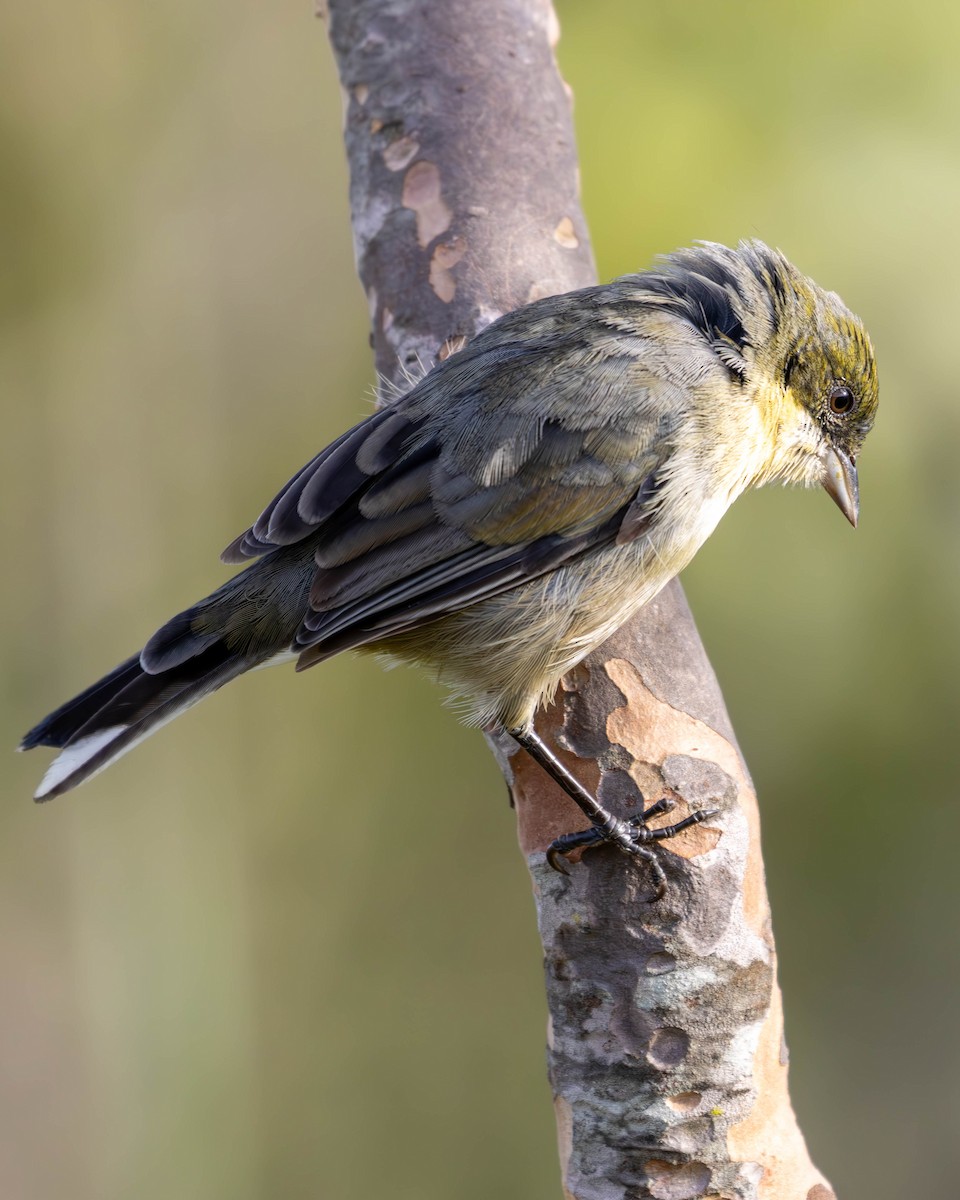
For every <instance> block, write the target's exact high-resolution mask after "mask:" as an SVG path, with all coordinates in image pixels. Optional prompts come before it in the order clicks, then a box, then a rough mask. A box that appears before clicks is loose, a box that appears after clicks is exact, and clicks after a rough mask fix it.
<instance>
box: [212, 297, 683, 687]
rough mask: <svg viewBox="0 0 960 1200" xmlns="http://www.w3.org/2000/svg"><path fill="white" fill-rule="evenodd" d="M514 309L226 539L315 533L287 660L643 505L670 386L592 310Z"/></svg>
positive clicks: (513, 567)
mask: <svg viewBox="0 0 960 1200" xmlns="http://www.w3.org/2000/svg"><path fill="white" fill-rule="evenodd" d="M512 316H516V317H517V318H519V317H521V316H525V317H526V318H527V320H526V323H525V324H524V325H523V326H522V332H523V333H525V334H526V335H527V336H525V337H523V338H521V339H517V338H516V337H514V338H513V339H512V340H508V341H506V342H504V338H505V337H509V335H510V332H511V331H510V329H509V328H506V329H505V328H504V326H505V324H506V325H508V324H509V321H510V318H505V319H504V320H503V321H501V322H498V323H497V325H496V326H494V327H491V329H490V330H489V331H488V333H490V334H492V333H494V331H497V334H498V336H497V337H496V338H492V337H491V338H487V339H486V341H485V340H484V339H485V335H483V334H481V335H480V337H479V338H478V339H476V340H475V341H474V342H473V343H471V345H470V346H468V347H467V348H466V349H465V350H463V351H461V352H460V353H459V354H458V355H456V356H454V357H452V358H450V359H448V360H447V361H446V362H445V363H444V364H442V365H441V366H440V367H439V368H437V369H435V370H434V371H433V372H431V374H430V375H428V376H427V377H426V379H424V380H423V381H422V382H421V384H419V385H417V387H416V388H414V389H413V390H412V391H411V392H410V393H408V394H407V396H405V397H403V398H402V399H401V400H400V401H399V402H398V403H397V404H396V405H395V406H393V407H391V408H388V409H384V410H382V411H380V412H377V413H374V414H373V415H371V416H370V417H369V418H367V420H365V421H363V422H361V424H359V425H357V426H355V427H354V428H353V429H352V430H349V431H348V432H347V433H345V434H344V435H343V436H342V437H341V438H339V439H338V440H337V441H336V442H334V443H333V444H332V445H331V446H329V447H327V449H325V450H323V451H321V453H320V454H318V455H317V456H316V457H315V458H314V459H313V460H312V461H311V462H310V463H308V464H307V465H306V466H305V467H304V468H303V470H302V471H300V472H299V474H297V475H296V476H295V477H294V478H293V479H292V480H291V481H290V482H289V483H288V484H287V486H286V487H285V488H284V489H283V490H282V491H281V492H280V493H279V494H278V495H277V496H276V497H275V498H274V500H273V501H272V502H271V504H270V505H268V507H267V508H266V509H265V510H264V512H263V513H262V515H261V516H260V517H259V518H258V520H257V521H256V523H255V524H254V525H253V526H252V527H251V528H250V529H248V530H247V531H246V532H245V533H243V534H242V535H241V536H240V537H239V538H237V539H236V540H235V541H234V542H233V543H232V544H231V545H230V546H229V547H228V548H227V550H226V551H225V552H224V558H225V560H226V561H229V562H237V561H243V560H244V559H246V558H249V557H254V556H256V555H259V554H263V553H265V552H267V551H269V550H271V549H273V548H275V547H278V546H288V545H291V544H293V543H296V542H300V541H303V540H304V539H307V538H310V539H313V540H314V541H315V551H314V559H315V563H316V571H315V574H314V578H313V583H312V587H311V591H310V609H309V611H308V612H307V613H306V614H305V615H304V620H303V623H302V625H301V627H300V630H299V633H298V635H297V639H296V644H295V647H294V648H295V649H300V650H302V651H303V652H304V653H303V655H302V657H301V664H300V665H301V666H307V665H310V664H311V663H312V662H315V661H319V660H320V659H321V658H326V657H328V656H329V655H331V654H334V653H336V652H338V651H339V650H342V649H346V648H348V647H350V646H356V645H361V644H363V643H365V642H371V641H382V640H384V639H386V638H389V637H390V636H391V635H392V634H396V633H398V632H401V631H403V630H409V629H411V628H414V627H415V626H417V625H420V624H423V623H424V622H426V621H429V620H431V619H434V618H436V617H438V616H442V615H443V614H444V613H448V612H451V611H454V610H456V609H459V608H462V607H464V606H465V605H467V604H471V603H474V602H476V601H478V600H481V599H483V598H485V597H488V596H492V595H495V594H497V593H498V592H502V591H504V590H506V589H508V588H510V587H514V586H516V585H518V584H519V583H522V582H524V581H525V580H528V579H531V578H535V577H536V576H538V575H542V574H544V573H545V572H547V571H550V570H553V569H555V568H556V567H558V566H561V565H562V564H564V563H566V562H571V561H573V560H574V559H576V558H578V557H580V556H581V555H583V554H585V553H588V552H590V551H591V550H594V549H596V548H598V547H600V546H602V545H605V544H610V543H613V542H614V541H617V540H619V541H625V540H630V539H631V538H633V537H636V536H638V535H639V534H640V533H641V532H643V530H644V529H645V528H647V526H648V524H649V522H650V520H651V519H652V518H653V517H654V515H655V512H656V493H657V486H658V472H659V471H660V470H661V468H662V466H663V464H664V463H665V461H666V460H667V458H668V457H669V454H670V452H671V449H672V437H671V435H672V432H673V429H674V427H675V425H676V423H677V421H678V420H679V419H680V416H681V414H682V410H683V408H684V407H685V405H686V401H687V395H686V392H685V390H684V389H683V387H682V386H680V385H678V384H677V383H675V382H671V381H669V380H667V379H664V378H663V376H662V374H654V373H652V372H651V371H650V370H649V368H648V367H647V366H646V365H645V358H644V349H645V348H644V346H643V345H642V344H639V339H637V340H636V341H633V340H631V339H630V338H627V337H624V336H623V335H621V334H615V333H613V332H611V333H610V334H609V336H603V337H597V336H596V331H597V322H596V313H594V321H593V323H592V324H590V325H589V326H588V327H587V328H586V331H585V336H584V337H583V339H581V340H579V341H578V340H577V339H576V338H575V337H574V338H573V339H571V337H570V330H569V326H567V328H566V329H565V332H564V336H563V338H558V337H557V336H556V332H555V320H556V319H558V315H557V313H556V309H555V308H554V310H553V312H552V314H551V316H552V318H554V320H553V321H548V322H545V324H546V326H547V327H546V328H545V329H539V330H538V329H536V328H534V330H533V334H534V336H531V333H530V320H529V310H521V312H520V313H518V314H512ZM559 319H561V321H562V314H560V315H559ZM602 328H603V327H602V326H601V329H602ZM587 333H589V334H592V335H593V336H592V337H588V336H586V334H587ZM537 335H538V336H537Z"/></svg>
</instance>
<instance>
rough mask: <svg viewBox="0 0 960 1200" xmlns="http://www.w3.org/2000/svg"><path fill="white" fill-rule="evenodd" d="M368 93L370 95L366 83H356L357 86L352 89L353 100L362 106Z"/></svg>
mask: <svg viewBox="0 0 960 1200" xmlns="http://www.w3.org/2000/svg"><path fill="white" fill-rule="evenodd" d="M369 95H370V89H369V88H368V87H367V85H366V84H365V83H358V84H357V86H356V87H355V88H354V89H353V98H354V100H356V102H357V103H358V104H359V105H360V106H361V107H363V105H364V104H366V102H367V97H368V96H369Z"/></svg>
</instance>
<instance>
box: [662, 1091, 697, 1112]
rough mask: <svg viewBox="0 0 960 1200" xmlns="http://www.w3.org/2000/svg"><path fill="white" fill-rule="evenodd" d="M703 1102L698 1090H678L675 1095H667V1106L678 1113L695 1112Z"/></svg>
mask: <svg viewBox="0 0 960 1200" xmlns="http://www.w3.org/2000/svg"><path fill="white" fill-rule="evenodd" d="M702 1102H703V1096H701V1095H700V1093H699V1092H678V1093H677V1095H676V1096H668V1097H667V1100H666V1103H667V1107H668V1108H670V1109H672V1110H673V1111H674V1112H678V1113H690V1112H695V1111H696V1110H697V1109H698V1108H699V1107H700V1105H701V1103H702Z"/></svg>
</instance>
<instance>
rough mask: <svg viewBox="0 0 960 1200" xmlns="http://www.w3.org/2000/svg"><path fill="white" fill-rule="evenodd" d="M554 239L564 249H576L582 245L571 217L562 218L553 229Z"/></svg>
mask: <svg viewBox="0 0 960 1200" xmlns="http://www.w3.org/2000/svg"><path fill="white" fill-rule="evenodd" d="M553 240H554V241H555V242H556V243H557V244H558V245H560V246H562V247H563V248H564V250H576V249H578V248H579V246H580V239H579V238H578V237H577V234H576V231H575V230H574V228H573V222H572V221H571V220H570V218H569V217H563V218H561V220H560V222H559V224H558V225H557V227H556V229H555V230H554V231H553Z"/></svg>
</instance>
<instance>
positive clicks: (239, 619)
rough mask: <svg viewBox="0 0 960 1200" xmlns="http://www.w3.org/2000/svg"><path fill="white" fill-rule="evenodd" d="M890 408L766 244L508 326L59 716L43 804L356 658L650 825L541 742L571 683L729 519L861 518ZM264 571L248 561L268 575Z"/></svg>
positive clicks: (434, 377)
mask: <svg viewBox="0 0 960 1200" xmlns="http://www.w3.org/2000/svg"><path fill="white" fill-rule="evenodd" d="M876 408H877V376H876V368H875V365H874V357H873V351H872V348H871V345H870V340H869V338H868V337H867V334H866V331H865V330H864V328H863V325H862V323H861V322H860V320H859V319H858V318H857V317H856V316H854V314H853V313H851V312H850V311H849V309H847V308H846V307H845V305H844V304H843V302H842V301H841V300H840V298H839V297H838V296H836V295H835V294H834V293H832V292H827V291H824V290H823V289H821V288H820V287H818V286H817V284H815V283H814V282H813V281H812V280H810V279H808V278H807V277H806V276H804V275H802V274H801V273H800V272H799V271H798V270H797V269H796V268H795V267H794V266H793V265H792V264H791V263H790V262H788V260H787V259H786V258H785V257H784V256H783V255H782V254H781V253H779V252H778V251H776V250H771V249H770V248H769V247H767V246H765V245H764V244H763V243H762V242H757V241H751V242H741V243H740V245H739V246H738V247H737V248H736V249H729V248H727V247H725V246H721V245H717V244H714V243H703V244H699V245H696V246H694V247H692V248H689V249H684V250H679V251H676V252H675V253H673V254H671V255H668V256H666V257H665V258H664V259H662V260H660V261H659V262H658V263H657V264H656V265H655V266H653V267H652V268H651V269H650V270H647V271H642V272H639V273H637V274H634V275H625V276H623V277H622V278H620V279H616V280H614V281H613V282H612V283H608V284H602V285H599V286H596V287H588V288H583V289H581V290H580V291H576V292H570V293H567V294H565V295H560V296H549V297H546V298H545V299H542V300H538V301H536V302H534V303H533V304H529V305H527V306H526V307H524V308H521V309H517V310H516V311H514V312H510V313H507V314H506V315H505V316H503V317H501V318H500V319H499V320H497V321H495V322H494V323H493V324H491V325H489V326H488V327H487V328H486V329H484V330H483V332H482V333H480V334H479V335H478V336H477V337H476V338H474V340H473V341H472V342H470V343H469V344H468V345H467V346H465V347H464V349H462V350H461V351H459V353H457V354H454V355H452V356H451V357H449V358H447V359H446V360H445V361H443V362H441V363H439V364H437V366H435V367H434V368H433V370H432V371H430V372H429V373H428V374H427V375H426V376H425V377H424V378H423V379H422V380H420V382H419V383H417V384H416V385H415V386H414V387H412V388H411V389H410V391H409V392H407V393H406V394H405V395H404V396H402V397H400V398H399V399H398V400H396V401H395V402H394V403H392V404H391V405H389V406H388V407H385V408H382V409H380V410H379V411H377V412H374V413H372V414H371V415H370V416H368V417H367V418H366V420H364V421H361V422H360V424H359V425H356V426H355V427H354V428H353V429H350V430H348V431H347V432H346V433H345V434H343V436H342V437H340V438H338V439H337V440H336V441H335V442H333V443H332V445H330V446H328V447H327V448H326V449H324V450H321V451H320V453H319V454H317V455H316V456H315V457H314V458H312V459H311V460H310V462H309V463H308V464H307V465H306V466H305V467H304V468H303V469H302V470H301V471H299V472H298V473H297V474H296V475H295V476H294V477H293V479H292V480H291V481H290V482H289V483H288V484H287V485H286V487H284V488H283V489H282V490H281V491H280V492H279V494H278V495H277V496H276V498H275V499H274V500H273V501H272V502H271V503H270V504H269V505H268V506H267V508H266V509H265V510H264V511H263V513H262V514H261V515H260V516H259V517H258V519H257V520H256V521H255V522H254V524H253V525H252V526H250V528H249V529H247V530H246V531H245V532H244V533H242V534H241V535H240V536H239V537H238V538H237V539H236V540H235V541H233V542H232V543H231V544H230V546H229V547H228V548H227V549H226V550H225V551H224V554H223V556H222V557H223V559H224V561H226V562H228V563H246V564H247V565H246V568H245V570H243V571H241V572H240V573H238V574H237V575H235V576H234V577H233V578H232V579H230V580H229V581H228V582H227V583H225V584H224V585H223V586H222V587H220V588H218V589H217V590H216V591H215V592H213V593H212V594H211V595H209V596H207V597H206V598H205V599H203V600H200V601H199V602H198V603H196V604H194V605H193V606H192V607H190V608H188V609H185V610H184V611H183V612H181V613H179V614H178V615H177V616H175V617H173V618H172V619H171V620H170V621H168V622H167V623H166V624H165V625H163V626H162V627H161V628H160V629H159V630H158V631H157V632H156V633H154V634H153V636H152V637H151V638H150V639H149V640H148V641H147V643H146V645H145V646H144V648H143V649H142V650H141V651H140V652H139V654H135V655H133V656H132V657H131V658H128V659H127V660H126V661H125V662H123V663H121V665H120V666H119V667H117V668H116V669H115V670H113V671H111V672H110V674H108V675H106V676H104V678H103V679H101V680H99V681H98V682H97V683H95V684H93V685H92V686H91V687H89V688H87V689H86V691H83V692H81V693H80V694H79V695H78V696H76V697H74V698H73V699H72V700H69V701H68V702H67V703H66V704H64V705H62V706H61V707H60V708H58V709H57V710H56V711H55V712H53V713H51V714H50V715H49V716H47V717H45V718H44V720H42V721H41V722H40V723H39V724H38V725H37V726H36V727H35V728H34V729H32V730H31V731H30V732H29V733H28V734H27V735H26V737H25V738H24V739H23V743H22V745H21V749H25V750H26V749H31V748H33V747H34V746H53V747H56V748H57V749H58V750H59V751H60V754H59V755H58V757H57V758H56V759H55V760H54V761H53V763H52V764H51V766H50V768H49V769H48V771H47V773H46V775H45V776H44V779H43V781H42V783H41V784H40V787H39V789H38V791H37V793H36V798H37V799H38V800H46V799H49V798H50V797H53V796H57V795H60V794H61V793H63V792H66V791H69V790H70V789H71V788H74V787H76V786H77V785H78V784H80V783H83V782H84V781H85V780H87V779H89V778H91V777H92V776H93V775H95V774H96V773H97V772H98V771H101V770H103V769H104V768H105V767H107V766H109V765H110V763H112V762H113V761H115V760H116V759H117V758H119V757H120V756H121V755H122V754H124V753H126V752H127V751H128V750H130V749H131V748H132V747H133V746H135V745H136V744H137V743H138V742H140V741H142V740H143V739H144V738H145V737H148V736H149V735H150V734H151V733H153V732H155V730H157V729H159V728H160V726H161V725H163V724H165V723H166V722H168V721H170V720H172V719H173V718H174V717H176V716H179V714H180V713H181V712H183V711H185V710H186V709H187V708H189V707H191V706H192V705H193V704H196V703H197V701H198V700H201V699H203V697H204V696H206V695H208V694H209V693H210V692H212V691H215V690H216V689H217V688H219V687H222V686H223V684H225V683H227V682H229V680H231V679H233V678H235V677H236V676H237V675H240V674H242V673H243V672H245V671H249V670H251V669H252V668H254V667H259V666H263V665H266V664H269V663H279V662H286V661H291V660H294V659H295V660H296V662H297V669H298V670H303V669H305V668H306V667H309V666H312V665H314V664H315V663H318V662H320V661H322V660H323V659H325V658H329V657H331V656H332V655H334V654H338V653H339V652H340V651H341V650H347V649H358V650H368V651H376V652H387V653H389V654H390V655H392V656H394V657H398V658H402V659H406V660H408V661H412V662H415V663H422V664H425V665H427V666H429V667H430V668H431V669H432V670H433V671H434V672H435V673H436V674H437V675H438V677H439V678H440V680H441V681H442V682H443V683H445V684H446V685H447V686H448V687H449V689H450V690H451V692H452V695H453V699H454V701H455V702H456V703H457V704H458V706H460V707H461V709H462V710H463V713H464V716H465V719H466V720H467V722H468V723H470V724H474V725H479V726H482V727H484V728H487V729H502V730H505V731H508V732H510V733H512V734H513V735H514V737H515V738H516V739H517V741H518V742H519V743H520V744H521V745H522V746H524V747H525V748H526V749H527V750H528V751H529V752H530V753H531V754H532V755H533V757H534V758H535V759H536V760H537V761H538V762H539V763H540V764H541V766H543V767H544V769H545V770H547V771H548V772H549V773H550V774H551V775H553V776H554V778H556V779H557V780H558V782H560V784H561V786H562V787H563V788H564V790H565V791H567V792H568V794H569V795H570V796H571V797H572V799H573V800H575V801H576V803H577V804H578V805H579V806H580V807H581V809H582V810H583V812H584V813H585V814H586V816H587V817H588V818H589V821H590V828H589V829H588V830H585V831H584V832H583V833H577V834H572V835H569V836H568V837H566V838H561V839H559V840H558V841H557V842H555V843H554V844H553V846H552V847H551V849H550V852H549V858H550V861H551V862H552V863H553V864H554V865H556V866H560V865H561V864H562V860H563V858H564V857H565V856H566V855H567V854H569V853H570V852H571V851H573V850H575V849H578V848H582V847H585V846H589V845H593V844H595V843H597V842H601V841H610V842H613V843H614V844H615V845H617V846H618V847H620V849H622V850H624V851H626V852H628V853H631V854H634V855H636V856H638V857H641V858H643V859H646V860H648V861H650V862H651V864H652V869H653V870H654V874H655V875H656V878H657V884H658V893H659V892H660V891H662V884H663V873H662V869H661V868H660V866H659V863H658V862H657V860H656V858H655V856H654V855H653V854H652V851H651V850H650V844H651V843H652V842H654V841H657V840H660V839H662V838H665V837H670V836H673V835H674V834H676V833H678V832H680V831H681V830H682V829H684V828H686V827H687V826H688V825H690V824H693V823H695V822H697V821H700V820H703V819H705V818H706V817H709V816H712V815H714V814H713V813H712V812H698V813H694V814H692V815H691V816H690V817H688V818H687V819H686V820H684V821H681V822H679V823H678V824H676V825H674V826H668V827H666V828H662V829H650V828H648V825H647V820H648V818H649V817H650V816H652V815H653V814H654V813H660V812H664V811H666V809H667V807H668V806H667V804H666V803H665V802H663V801H661V802H658V803H656V804H654V805H652V806H651V807H650V808H648V809H647V810H646V812H645V813H643V814H642V816H639V817H635V818H634V819H633V820H630V821H624V820H620V819H618V818H617V817H615V816H613V815H612V814H611V813H610V812H608V811H607V810H606V809H605V808H603V807H602V806H601V805H599V804H598V803H597V801H596V799H595V798H594V797H593V796H591V795H590V794H589V792H587V791H586V790H585V789H584V788H583V787H582V786H581V785H580V784H579V783H578V782H577V781H576V780H575V779H573V777H572V776H571V775H570V774H569V773H568V772H567V771H566V769H565V768H564V767H563V765H562V764H561V763H560V762H559V760H557V759H556V757H555V756H554V755H553V754H552V752H551V751H550V749H549V747H547V746H546V745H545V744H544V743H543V742H542V741H541V739H540V738H539V737H538V735H537V734H536V732H535V731H534V729H533V717H534V714H535V713H536V711H537V709H538V708H539V707H540V705H541V704H542V703H544V702H545V701H548V700H549V699H550V697H551V696H552V695H553V693H554V691H555V690H556V687H557V685H558V683H559V681H560V679H561V678H562V677H563V675H565V674H566V673H567V672H568V671H569V670H570V669H571V668H573V667H574V666H576V664H577V663H578V662H580V661H581V659H583V658H584V657H585V656H586V655H587V654H588V653H589V652H590V651H591V650H592V649H594V648H595V647H596V646H598V645H599V644H600V643H601V642H603V641H604V640H605V639H606V638H607V637H608V636H609V635H610V634H611V633H612V632H613V631H614V630H615V629H616V628H618V627H619V626H620V625H621V624H622V623H623V622H624V621H625V620H626V619H627V618H628V617H629V616H630V615H631V614H632V613H634V612H635V611H636V610H637V609H639V608H640V607H641V606H642V605H644V604H646V603H647V602H648V601H649V600H650V599H652V597H653V596H655V595H656V594H657V592H659V590H660V589H661V588H662V587H663V586H664V584H666V583H667V582H668V581H669V580H670V579H672V578H673V577H674V576H675V575H676V574H677V573H678V572H679V571H681V570H682V569H683V567H685V566H686V565H687V563H688V562H689V561H690V559H691V558H692V557H693V555H694V554H695V553H696V551H697V550H698V549H699V547H700V546H701V545H702V544H703V542H704V541H705V540H706V538H707V537H708V536H709V535H710V533H711V532H712V531H713V529H714V528H715V526H716V524H717V522H718V521H719V519H720V517H721V516H722V515H723V513H724V512H725V511H726V509H727V508H728V507H729V506H730V504H731V503H732V502H733V501H734V500H735V499H736V498H737V496H738V495H740V494H741V493H742V492H743V491H745V490H746V489H747V488H749V487H758V486H761V485H763V484H765V483H772V482H783V483H802V484H806V485H814V484H819V485H822V486H823V487H824V488H825V489H826V491H827V492H828V494H829V495H830V496H831V497H832V498H833V500H834V501H835V502H836V503H837V505H838V506H839V507H840V509H841V511H842V512H843V513H844V514H845V515H846V517H847V518H848V519H849V520H850V522H851V523H852V524H854V525H856V523H857V518H858V513H859V490H858V484H857V471H856V465H855V464H856V459H857V455H858V453H859V451H860V447H861V445H862V444H863V440H864V438H865V437H866V435H867V433H868V432H869V430H870V428H871V426H872V424H873V420H874V416H875V413H876ZM251 560H252V561H251Z"/></svg>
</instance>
